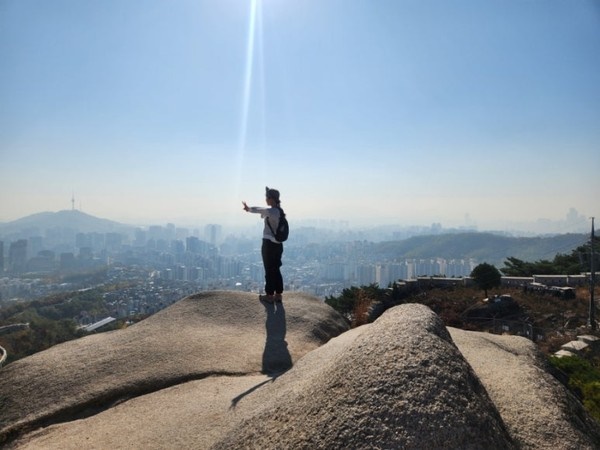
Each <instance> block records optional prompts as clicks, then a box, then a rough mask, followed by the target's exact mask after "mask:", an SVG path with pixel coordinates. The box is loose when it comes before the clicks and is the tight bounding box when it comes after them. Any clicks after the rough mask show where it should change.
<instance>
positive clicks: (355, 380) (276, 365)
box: [0, 292, 600, 449]
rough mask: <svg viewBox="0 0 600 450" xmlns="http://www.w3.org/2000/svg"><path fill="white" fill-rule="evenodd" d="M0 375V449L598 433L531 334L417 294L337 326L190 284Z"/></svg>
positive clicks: (417, 444) (547, 444)
mask: <svg viewBox="0 0 600 450" xmlns="http://www.w3.org/2000/svg"><path fill="white" fill-rule="evenodd" d="M340 333H341V334H340ZM156 335H161V336H162V338H163V339H162V340H163V341H164V343H162V344H160V345H159V341H160V340H159V339H158V337H157V336H156ZM334 336H337V337H334ZM108 347H110V352H109V350H108ZM167 348H168V349H170V350H169V351H167ZM95 349H96V350H98V355H97V356H94V351H93V350H95ZM136 349H137V350H136ZM109 353H110V354H109ZM121 353H123V354H121ZM154 353H158V355H155V354H154ZM82 354H83V355H84V356H85V360H86V361H87V363H86V364H83V363H80V362H79V359H80V358H79V357H78V356H81V355H82ZM18 363H20V364H18ZM290 365H293V366H292V367H291V368H290ZM44 366H45V367H46V372H45V374H44V379H43V380H38V378H39V377H40V375H41V374H42V367H44ZM164 366H169V368H166V367H164ZM52 367H54V368H58V367H61V368H60V369H57V370H55V373H52ZM84 369H87V370H84ZM288 369H289V370H288ZM88 372H89V373H88ZM1 375H2V378H1V379H0V402H2V405H1V408H0V416H1V418H2V422H1V423H2V429H3V430H4V431H3V433H4V437H5V438H6V439H7V443H8V444H9V446H10V447H12V448H32V449H37V448H44V449H59V448H60V449H69V448H72V449H75V448H98V449H100V448H156V449H162V448H196V449H203V448H220V449H225V448H227V449H229V448H240V449H241V448H244V449H245V448H256V449H258V448H261V449H276V448H277V449H280V448H306V449H308V448H310V449H313V448H328V449H329V448H334V449H335V448H406V449H411V448H413V449H422V448H428V449H435V448H452V449H480V448H486V449H494V448H498V449H500V448H502V449H507V448H540V449H542V448H590V449H592V448H598V446H599V445H600V438H599V436H600V432H599V430H600V428H599V426H598V424H597V423H596V422H595V421H594V420H593V419H591V418H590V417H589V416H588V415H587V414H586V413H585V411H584V410H583V408H582V407H581V404H580V403H579V402H578V401H577V400H576V399H575V398H574V397H573V396H571V395H570V394H569V393H568V392H567V391H566V390H565V389H564V388H563V387H562V385H561V384H560V383H559V382H557V381H556V380H555V379H554V378H553V377H552V376H551V375H550V374H549V372H548V370H547V367H546V366H545V362H544V358H543V356H542V355H541V354H540V353H539V352H538V351H537V349H536V348H535V345H533V344H532V343H531V342H529V341H527V340H525V339H523V338H518V337H508V336H495V335H489V334H486V333H474V332H466V331H463V330H456V329H451V328H450V329H446V328H445V327H444V326H443V324H442V323H441V321H440V319H439V318H438V317H437V316H436V315H435V314H434V313H433V312H432V311H431V310H429V309H428V308H426V307H425V306H422V305H416V304H409V305H401V306H398V307H395V308H392V309H390V310H388V311H386V312H385V313H384V314H383V315H382V316H381V317H380V318H379V319H378V320H377V321H376V322H375V323H373V324H371V325H365V326H362V327H359V328H356V329H352V330H349V331H346V325H345V322H344V321H343V319H341V317H339V316H338V315H337V314H336V313H335V312H334V311H333V310H331V309H330V308H329V307H328V306H326V305H324V304H323V303H322V302H320V301H319V300H318V299H315V298H312V297H309V296H305V295H301V294H288V295H287V296H286V298H285V300H284V304H283V307H281V306H277V305H263V304H260V303H259V302H258V301H257V300H256V298H255V297H254V296H250V294H242V293H233V292H220V293H205V294H201V295H198V296H192V297H188V298H186V299H184V300H182V301H180V302H179V303H177V304H176V305H173V306H172V307H170V308H168V309H167V310H165V311H163V312H161V313H159V314H157V315H155V316H153V317H151V318H149V319H147V320H146V321H144V322H141V323H139V324H137V325H135V326H132V327H130V328H128V329H126V330H121V331H117V332H113V333H105V334H101V335H97V336H93V337H88V338H85V339H81V340H79V341H73V342H70V343H66V344H63V345H61V346H57V347H54V348H53V349H50V350H48V351H46V352H42V353H41V354H39V355H34V356H33V357H30V358H25V359H24V360H21V361H17V362H15V363H12V364H10V365H8V366H6V367H5V368H4V369H3V370H2V373H1ZM20 377H25V378H26V380H25V381H23V382H21V381H19V379H20ZM69 384H72V386H69ZM29 385H31V386H29ZM22 389H25V390H24V391H23V392H21V390H22ZM117 394H118V395H117ZM28 397H29V399H30V403H31V404H30V405H27V404H26V403H27V402H26V399H27V398H28ZM44 397H47V398H44ZM90 399H91V400H90ZM100 400H102V401H100ZM94 402H96V403H94ZM94 404H95V405H97V407H98V408H99V409H98V410H96V411H92V410H90V407H91V406H93V405H94ZM58 405H60V407H59V406H58ZM7 406H9V407H10V406H16V407H17V409H18V410H17V411H11V412H8V411H7V408H6V407H7ZM86 409H87V411H86ZM82 415H83V416H86V417H84V418H82V419H81V420H73V419H75V418H77V417H81V416H82ZM40 417H42V418H45V419H40ZM47 424H51V425H50V426H47V427H45V428H43V427H42V425H47ZM15 438H16V439H15ZM8 441H10V442H8Z"/></svg>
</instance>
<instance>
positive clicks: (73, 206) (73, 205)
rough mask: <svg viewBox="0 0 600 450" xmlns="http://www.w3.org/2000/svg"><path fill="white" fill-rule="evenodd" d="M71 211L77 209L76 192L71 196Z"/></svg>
mask: <svg viewBox="0 0 600 450" xmlns="http://www.w3.org/2000/svg"><path fill="white" fill-rule="evenodd" d="M71 211H75V192H73V195H72V196H71Z"/></svg>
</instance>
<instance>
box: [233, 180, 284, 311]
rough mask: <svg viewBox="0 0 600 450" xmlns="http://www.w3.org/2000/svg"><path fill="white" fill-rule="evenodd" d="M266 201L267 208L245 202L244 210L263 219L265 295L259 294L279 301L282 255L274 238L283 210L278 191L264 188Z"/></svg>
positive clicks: (269, 301) (266, 300)
mask: <svg viewBox="0 0 600 450" xmlns="http://www.w3.org/2000/svg"><path fill="white" fill-rule="evenodd" d="M265 191H266V194H265V195H266V202H267V205H269V207H268V208H264V207H260V206H248V205H247V204H246V202H242V204H243V205H244V211H247V212H250V213H255V214H260V216H261V217H262V218H263V219H264V220H265V227H264V229H263V240H262V248H261V254H262V260H263V265H264V268H265V295H259V299H260V300H261V301H264V302H267V303H274V302H278V303H280V302H281V300H282V296H281V294H282V293H283V277H282V276H281V270H280V269H279V268H280V267H281V256H282V255H283V244H282V243H281V242H279V241H277V239H275V231H274V230H277V227H278V226H279V219H280V217H282V214H283V210H282V209H281V206H280V204H281V202H280V201H279V191H278V190H276V189H270V188H269V187H268V186H267V187H266V188H265Z"/></svg>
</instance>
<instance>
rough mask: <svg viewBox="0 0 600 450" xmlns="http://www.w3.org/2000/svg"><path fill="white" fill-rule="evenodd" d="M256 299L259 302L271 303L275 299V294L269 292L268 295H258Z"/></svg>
mask: <svg viewBox="0 0 600 450" xmlns="http://www.w3.org/2000/svg"><path fill="white" fill-rule="evenodd" d="M258 299H259V300H260V301H261V302H267V303H273V302H274V301H275V296H274V295H273V294H271V295H269V294H265V295H259V296H258Z"/></svg>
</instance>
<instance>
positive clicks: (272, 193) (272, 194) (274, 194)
mask: <svg viewBox="0 0 600 450" xmlns="http://www.w3.org/2000/svg"><path fill="white" fill-rule="evenodd" d="M265 195H266V196H267V198H272V199H273V200H275V202H276V203H277V204H278V205H279V204H280V203H281V201H280V200H279V191H278V190H277V189H271V188H269V186H266V187H265Z"/></svg>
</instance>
